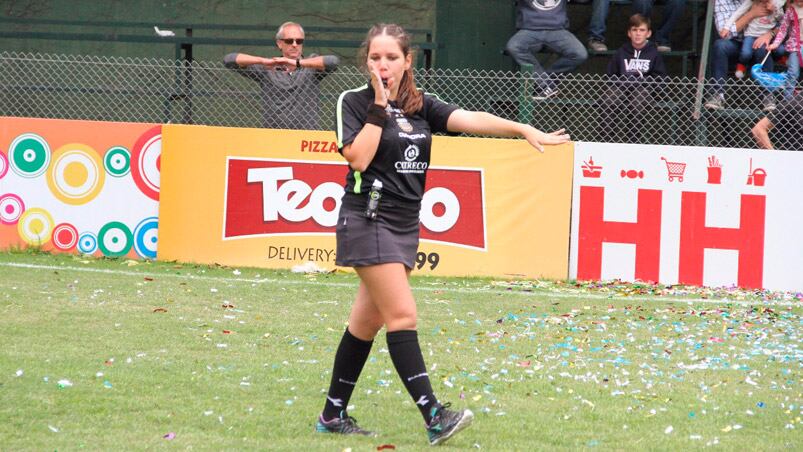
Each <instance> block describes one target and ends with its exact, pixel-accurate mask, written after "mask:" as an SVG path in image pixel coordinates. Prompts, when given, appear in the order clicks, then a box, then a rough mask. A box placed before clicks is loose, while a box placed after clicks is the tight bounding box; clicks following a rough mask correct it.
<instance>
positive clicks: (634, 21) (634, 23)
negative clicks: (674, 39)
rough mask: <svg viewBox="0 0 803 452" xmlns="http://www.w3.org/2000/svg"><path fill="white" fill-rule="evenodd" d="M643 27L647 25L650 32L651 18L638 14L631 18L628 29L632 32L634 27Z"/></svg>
mask: <svg viewBox="0 0 803 452" xmlns="http://www.w3.org/2000/svg"><path fill="white" fill-rule="evenodd" d="M642 25H646V26H647V30H650V29H651V27H650V18H649V17H644V16H643V15H641V14H639V13H636V14H633V15H632V16H630V25H629V26H628V27H627V29H628V30H630V29H631V28H633V27H640V26H642Z"/></svg>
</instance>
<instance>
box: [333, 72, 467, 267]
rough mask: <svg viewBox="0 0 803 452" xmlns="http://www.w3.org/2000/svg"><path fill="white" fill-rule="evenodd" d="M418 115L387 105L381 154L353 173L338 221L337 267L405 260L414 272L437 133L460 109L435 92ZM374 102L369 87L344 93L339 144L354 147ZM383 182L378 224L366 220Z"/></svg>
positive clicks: (339, 110) (339, 107)
mask: <svg viewBox="0 0 803 452" xmlns="http://www.w3.org/2000/svg"><path fill="white" fill-rule="evenodd" d="M423 96H424V98H423V106H422V108H421V110H420V111H418V112H416V113H414V114H405V113H403V112H402V111H401V110H400V109H399V108H398V105H397V104H396V102H395V101H388V107H387V108H386V112H387V114H388V119H387V121H386V122H385V126H384V128H383V129H382V137H381V139H380V141H379V147H378V149H377V151H376V155H375V156H374V159H373V160H372V161H371V163H370V164H369V165H368V168H366V170H365V171H363V172H360V171H354V170H353V169H350V170H349V173H348V175H347V176H346V186H345V189H346V193H345V195H344V196H343V202H342V204H341V207H340V214H339V218H338V221H337V257H336V264H337V265H340V266H345V267H360V266H366V265H375V264H383V263H390V262H401V263H402V264H404V265H405V266H407V267H408V268H413V264H414V262H415V255H416V253H417V251H418V230H419V225H418V222H419V211H420V208H421V198H422V197H423V196H424V184H425V182H426V173H427V168H428V167H429V160H430V152H431V147H432V134H433V133H437V132H447V130H446V124H447V121H448V120H449V115H451V114H452V112H453V111H455V110H457V109H458V107H457V106H455V105H452V104H447V103H445V102H443V101H441V100H440V99H438V98H437V97H435V96H433V95H430V94H423ZM373 103H374V90H373V88H372V87H371V86H370V85H364V86H362V87H360V88H357V89H354V90H349V91H344V92H343V93H342V94H341V95H340V98H339V99H338V101H337V112H336V113H337V145H338V148H339V150H340V152H341V153H342V152H343V146H345V145H348V144H351V143H352V142H353V141H354V139H355V138H356V137H357V134H358V133H360V131H361V130H362V128H363V126H364V125H365V118H366V114H367V111H368V107H369V106H371V105H372V104H373ZM376 179H379V180H380V181H381V182H382V185H383V188H382V199H381V201H380V205H379V215H378V217H377V219H376V220H369V219H368V218H367V217H366V216H365V208H366V205H367V203H368V191H369V190H370V189H371V185H372V184H373V182H374V180H376Z"/></svg>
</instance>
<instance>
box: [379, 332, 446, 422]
mask: <svg viewBox="0 0 803 452" xmlns="http://www.w3.org/2000/svg"><path fill="white" fill-rule="evenodd" d="M387 338H388V352H389V353H390V359H391V360H393V365H394V366H395V367H396V372H398V373H399V376H400V377H401V379H402V382H403V383H404V387H405V388H407V392H409V393H410V396H412V397H413V401H414V402H415V404H416V406H417V407H418V409H419V411H421V414H422V415H423V416H424V422H426V423H427V425H429V421H430V420H431V418H432V416H431V413H430V412H431V409H432V407H434V406H436V405H437V404H438V399H436V398H435V394H433V392H432V385H431V384H430V382H429V375H428V374H427V367H426V366H425V365H424V356H423V355H421V347H419V345H418V332H417V331H415V330H403V331H393V332H389V333H388V335H387Z"/></svg>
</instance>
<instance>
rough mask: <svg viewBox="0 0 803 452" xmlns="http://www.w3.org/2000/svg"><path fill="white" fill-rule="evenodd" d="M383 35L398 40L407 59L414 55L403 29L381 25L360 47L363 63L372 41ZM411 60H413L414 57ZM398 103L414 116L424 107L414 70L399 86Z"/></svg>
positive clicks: (393, 25) (397, 26)
mask: <svg viewBox="0 0 803 452" xmlns="http://www.w3.org/2000/svg"><path fill="white" fill-rule="evenodd" d="M381 35H386V36H391V37H393V38H394V39H396V42H397V43H399V47H400V48H401V51H402V53H403V54H404V57H405V58H407V56H408V55H411V54H412V49H411V48H410V40H411V39H410V35H409V34H407V32H406V31H404V29H403V28H402V27H400V26H399V25H396V24H383V23H380V24H376V25H374V26H373V27H371V29H370V30H368V35H367V36H366V37H365V41H363V43H362V45H361V46H360V56H361V57H362V61H367V59H368V49H369V47H371V41H372V40H373V39H374V38H375V37H377V36H381ZM410 58H411V59H412V56H411V57H410ZM397 102H398V104H399V106H400V107H401V109H402V111H404V112H405V113H407V114H413V113H415V112H417V111H419V110H421V107H423V105H424V98H423V96H422V95H421V92H420V91H418V88H416V86H415V79H414V78H413V70H412V68H410V69H407V70H405V71H404V75H402V79H401V82H400V84H399V92H398V96H397Z"/></svg>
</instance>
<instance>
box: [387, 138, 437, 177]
mask: <svg viewBox="0 0 803 452" xmlns="http://www.w3.org/2000/svg"><path fill="white" fill-rule="evenodd" d="M420 153H421V151H420V150H419V149H418V146H417V145H415V144H411V145H409V146H407V149H405V150H404V160H406V162H403V161H401V160H400V161H397V162H396V164H395V165H394V166H395V167H396V172H397V173H400V174H405V173H406V174H411V173H412V174H424V173H426V172H427V167H428V166H429V163H427V162H418V161H416V160H417V159H418V155H419V154H420Z"/></svg>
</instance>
